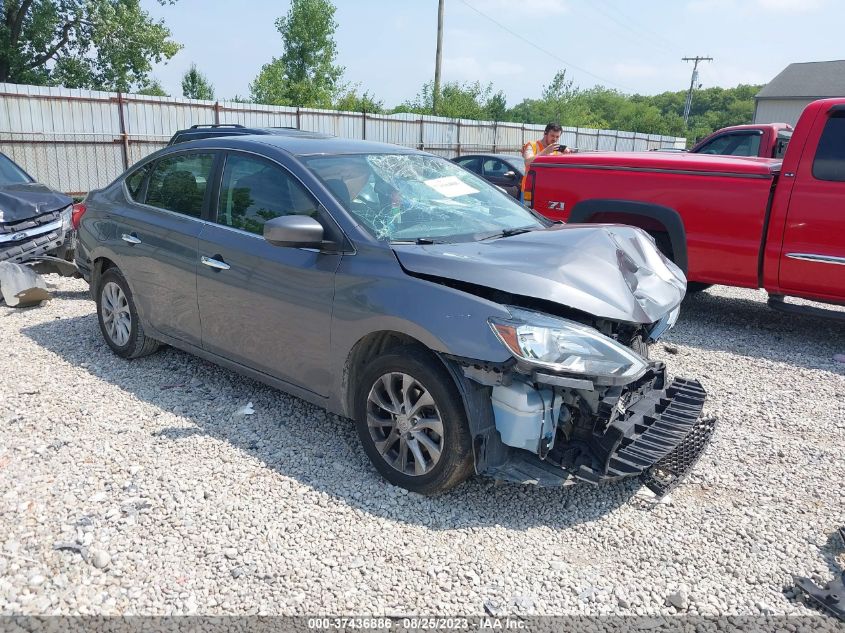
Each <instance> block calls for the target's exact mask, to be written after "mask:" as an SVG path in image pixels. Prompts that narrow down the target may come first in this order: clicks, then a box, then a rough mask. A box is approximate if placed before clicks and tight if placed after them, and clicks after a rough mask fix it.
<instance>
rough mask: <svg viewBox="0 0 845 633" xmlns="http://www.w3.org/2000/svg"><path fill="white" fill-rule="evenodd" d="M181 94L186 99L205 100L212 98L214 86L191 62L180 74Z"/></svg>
mask: <svg viewBox="0 0 845 633" xmlns="http://www.w3.org/2000/svg"><path fill="white" fill-rule="evenodd" d="M182 96H183V97H185V98H186V99H205V100H206V101H211V100H212V99H214V86H212V85H211V83H210V82H209V81H208V79H207V78H206V76H205V75H203V74H202V73H201V72H200V71H199V70H197V65H196V64H191V66H190V68H188V70H187V71H185V74H184V75H183V76H182Z"/></svg>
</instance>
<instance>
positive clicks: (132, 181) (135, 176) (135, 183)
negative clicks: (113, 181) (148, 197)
mask: <svg viewBox="0 0 845 633" xmlns="http://www.w3.org/2000/svg"><path fill="white" fill-rule="evenodd" d="M149 171H150V163H147V164H146V165H144V166H143V167H140V168H138V169H136V170H135V171H133V172H132V173H131V174H129V175H128V176H127V177H126V180H125V182H126V189H127V191H129V197H130V198H132V199H133V200H135V201H136V202H140V201H141V197H140V196H141V187H142V185H143V184H144V178H146V177H147V174H148V173H149Z"/></svg>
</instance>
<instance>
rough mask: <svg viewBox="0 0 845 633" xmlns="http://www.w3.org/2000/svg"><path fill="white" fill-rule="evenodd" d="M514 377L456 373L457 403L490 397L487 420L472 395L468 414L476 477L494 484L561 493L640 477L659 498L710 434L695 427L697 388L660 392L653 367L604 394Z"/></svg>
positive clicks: (560, 380)
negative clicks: (574, 487) (567, 488)
mask: <svg viewBox="0 0 845 633" xmlns="http://www.w3.org/2000/svg"><path fill="white" fill-rule="evenodd" d="M513 369H514V368H513V367H511V368H495V370H493V369H491V368H484V367H479V366H472V365H466V364H465V365H463V366H462V367H461V368H460V374H461V377H462V382H463V388H462V391H464V395H465V397H466V396H468V395H471V394H470V392H479V391H485V392H486V393H487V394H488V396H487V401H488V403H490V404H489V405H488V406H487V408H488V409H489V411H488V412H487V413H486V414H485V413H483V408H484V398H483V396H482V395H480V394H479V393H475V399H472V398H470V400H469V401H468V405H469V406H468V411H469V412H470V417H471V422H470V426H471V430H472V432H473V439H474V441H473V447H474V450H475V458H476V470H477V472H478V473H479V474H484V475H488V476H491V477H493V478H495V479H498V480H504V481H511V482H517V483H523V484H525V483H531V484H536V485H541V486H561V485H571V484H575V483H579V482H585V483H589V484H593V485H599V484H604V483H609V482H615V481H619V480H622V479H627V478H632V477H640V478H641V479H642V480H643V482H644V483H645V485H646V486H648V487H649V488H650V489H651V490H653V491H654V492H655V494H657V495H658V496H663V495H665V494H666V493H668V492H669V490H671V489H672V488H674V487H675V486H676V485H677V484H678V483H679V482H680V481H681V480H682V479H683V478H684V477H685V475H686V474H687V473H688V472H689V471H690V470H691V468H692V467H693V466H694V465H695V463H696V462H697V461H698V459H699V457H700V456H701V454H702V453H703V451H704V450H705V448H706V447H707V445H708V444H709V442H710V440H711V438H712V436H713V432H714V430H715V426H716V425H715V420H714V419H706V418H705V419H702V417H701V413H702V409H703V406H704V401H705V398H706V393H705V391H704V389H703V388H702V386H701V384H700V383H699V382H698V381H696V380H689V379H684V378H676V379H675V380H673V381H672V382H671V383H669V384H666V379H665V367H664V365H663V364H662V363H659V362H650V363H649V369H648V371H647V372H646V373H645V375H643V376H642V377H640V378H639V379H637V380H636V381H634V382H632V383H630V384H628V385H624V386H609V387H604V388H601V387H597V386H595V385H593V384H591V383H590V382H589V381H579V380H577V379H572V378H567V377H562V376H555V375H551V374H544V373H534V374H533V375H531V376H525V375H521V374H519V373H518V372H516V371H514V370H513ZM453 373H458V372H453ZM490 405H492V406H490ZM470 408H472V410H470ZM473 414H474V417H473Z"/></svg>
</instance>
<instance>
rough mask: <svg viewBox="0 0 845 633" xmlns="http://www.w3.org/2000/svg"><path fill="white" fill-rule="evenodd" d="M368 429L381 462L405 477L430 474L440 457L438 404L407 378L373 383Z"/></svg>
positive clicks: (385, 378) (398, 375) (396, 374)
mask: <svg viewBox="0 0 845 633" xmlns="http://www.w3.org/2000/svg"><path fill="white" fill-rule="evenodd" d="M367 427H368V429H369V431H370V436H371V437H372V440H373V443H374V444H375V447H376V449H377V450H378V452H379V454H380V455H381V457H382V459H384V461H385V462H387V463H388V464H390V465H391V466H392V467H393V468H395V469H396V470H398V471H400V472H401V473H404V474H406V475H411V476H420V475H425V474H426V473H428V472H431V470H432V469H433V468H434V467H435V466H436V465H437V462H438V461H439V460H440V456H441V455H442V454H443V449H444V436H443V420H442V418H441V416H440V411H439V410H438V408H437V404H436V403H435V402H434V398H433V397H432V396H431V393H429V391H428V389H426V388H425V387H424V386H423V385H422V384H421V383H420V382H419V381H418V380H417V379H415V378H414V377H413V376H409V375H408V374H404V373H399V372H391V373H388V374H384V375H382V376H381V377H380V378H378V380H376V381H375V383H374V384H373V386H372V388H371V389H370V393H369V396H368V397H367Z"/></svg>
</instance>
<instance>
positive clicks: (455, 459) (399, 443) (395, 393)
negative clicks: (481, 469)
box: [355, 347, 473, 495]
mask: <svg viewBox="0 0 845 633" xmlns="http://www.w3.org/2000/svg"><path fill="white" fill-rule="evenodd" d="M357 385H358V389H357V397H356V407H355V423H356V427H357V430H358V437H359V438H360V439H361V445H362V446H363V448H364V452H366V453H367V457H369V458H370V461H371V462H372V463H373V466H375V467H376V470H378V471H379V473H381V475H382V476H383V477H384V478H385V479H387V481H389V482H390V483H391V484H393V485H395V486H400V487H402V488H406V489H408V490H411V491H413V492H418V493H421V494H426V495H433V494H440V493H442V492H445V491H446V490H449V489H450V488H452V487H454V486H456V485H458V484H459V483H461V482H462V481H464V480H465V479H467V478H468V477H469V476H470V475H471V474H472V472H473V458H472V443H471V440H470V433H469V425H468V424H467V419H466V412H465V409H464V403H463V400H462V398H461V396H460V394H459V392H458V389H457V387H456V386H455V383H454V380H453V379H452V377H451V376H450V375H449V374H448V372H447V371H446V368H445V367H444V366H443V364H442V363H441V362H440V361H439V360H438V359H436V358H434V357H432V356H431V355H430V354H428V353H426V352H424V351H422V350H420V349H418V348H414V347H405V348H402V349H400V350H396V351H394V352H392V353H390V354H386V355H384V356H380V357H378V358H376V359H375V360H373V361H372V362H371V363H370V364H369V365H367V367H366V368H365V369H364V371H363V373H362V375H361V377H360V379H359V380H358V381H357Z"/></svg>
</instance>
